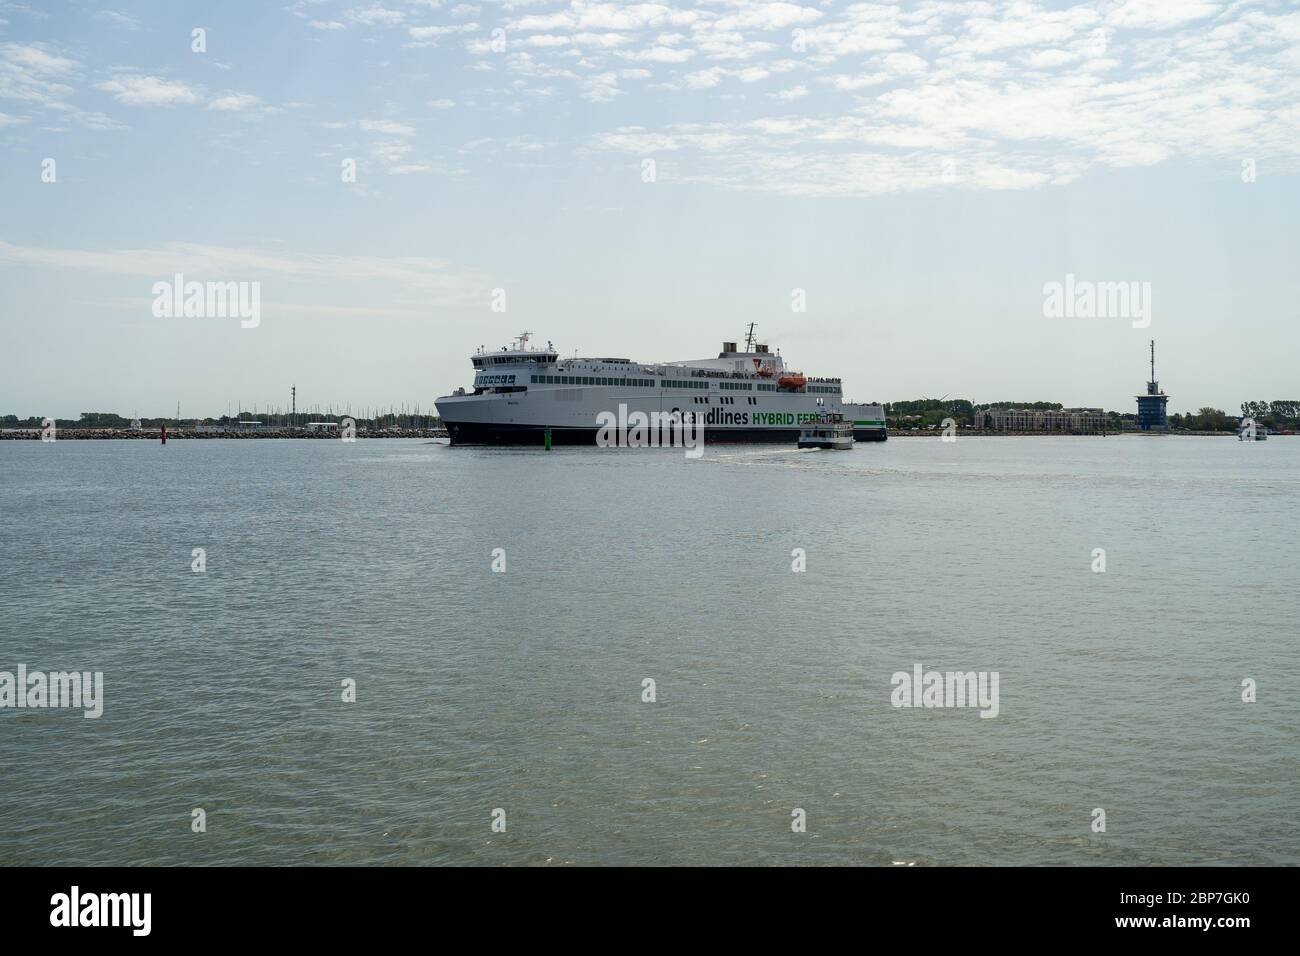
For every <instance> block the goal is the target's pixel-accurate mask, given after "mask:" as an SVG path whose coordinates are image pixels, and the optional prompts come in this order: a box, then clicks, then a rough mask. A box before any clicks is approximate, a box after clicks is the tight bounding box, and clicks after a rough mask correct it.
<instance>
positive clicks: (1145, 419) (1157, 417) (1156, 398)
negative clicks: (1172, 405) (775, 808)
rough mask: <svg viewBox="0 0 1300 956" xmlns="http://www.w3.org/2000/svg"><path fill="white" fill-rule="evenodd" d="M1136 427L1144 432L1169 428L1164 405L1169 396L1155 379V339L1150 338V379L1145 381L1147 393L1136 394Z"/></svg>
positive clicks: (1167, 402) (1161, 430) (1167, 401)
mask: <svg viewBox="0 0 1300 956" xmlns="http://www.w3.org/2000/svg"><path fill="white" fill-rule="evenodd" d="M1137 402H1138V411H1137V427H1138V429H1139V430H1141V431H1144V432H1163V431H1168V430H1169V417H1168V415H1167V414H1166V406H1167V405H1168V404H1169V396H1168V395H1166V394H1165V393H1164V392H1162V391H1160V383H1159V382H1157V381H1156V341H1155V339H1152V340H1151V381H1149V382H1147V393H1146V394H1145V395H1138V396H1137Z"/></svg>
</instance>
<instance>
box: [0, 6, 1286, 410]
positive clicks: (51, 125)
mask: <svg viewBox="0 0 1300 956" xmlns="http://www.w3.org/2000/svg"><path fill="white" fill-rule="evenodd" d="M196 31H201V32H199V33H196ZM0 183H2V184H3V188H2V189H0V343H3V346H2V349H0V355H3V370H4V371H3V375H2V376H0V413H12V414H19V415H23V416H26V415H51V416H53V417H62V418H69V417H76V415H78V414H79V413H80V412H83V411H117V412H120V413H123V414H141V415H150V416H151V415H171V414H174V413H175V411H176V407H177V405H178V404H179V406H180V409H181V414H182V415H183V416H185V417H193V416H207V415H221V414H226V413H227V412H228V411H232V410H238V408H239V407H241V406H242V407H243V408H244V409H251V408H253V407H254V406H257V407H259V408H261V409H266V408H268V407H275V406H279V407H287V406H288V403H289V390H290V387H291V386H294V385H296V386H297V389H298V402H299V408H300V409H303V408H307V409H312V408H315V407H318V406H319V407H325V406H330V405H332V406H334V407H335V408H336V409H342V408H351V409H353V410H358V409H364V408H374V407H388V406H390V405H391V406H399V405H405V406H407V407H408V408H414V407H416V406H418V407H420V408H422V409H431V408H432V405H433V401H434V399H435V398H436V397H437V396H439V395H443V394H447V393H449V392H450V391H452V390H453V389H454V388H456V387H458V386H462V385H468V384H470V383H471V381H472V369H471V366H470V364H469V356H470V355H471V353H472V352H473V351H474V350H475V349H476V348H478V347H479V346H485V347H487V348H489V349H495V348H499V347H501V346H502V345H505V344H507V343H508V342H509V341H510V340H511V339H512V338H513V337H514V336H515V335H517V334H518V333H519V332H521V331H524V330H529V331H531V332H533V333H534V342H535V343H538V344H541V343H545V342H546V341H548V340H549V341H551V342H553V343H554V345H555V347H556V348H558V349H559V350H560V352H561V353H562V354H565V355H573V354H575V352H576V353H578V354H582V355H597V356H625V357H630V358H633V359H635V360H637V361H642V362H654V361H675V360H682V359H689V358H704V357H708V356H712V355H715V354H716V353H717V351H718V349H719V348H720V346H721V343H722V342H723V341H724V340H742V341H743V339H744V335H745V330H746V328H747V326H748V324H749V323H751V322H753V323H756V326H757V333H758V335H759V337H760V339H761V340H763V341H766V342H768V343H770V344H771V346H772V347H773V348H774V349H775V348H779V349H780V350H781V353H782V355H783V357H784V358H785V359H786V361H787V363H788V364H790V365H792V366H794V367H796V368H800V369H802V370H804V371H805V372H807V373H808V374H810V375H819V376H839V377H841V378H842V379H843V380H844V382H845V397H846V398H848V399H850V400H854V401H891V400H902V399H911V398H918V397H922V396H927V397H934V398H939V397H943V396H945V395H946V396H951V397H961V398H968V399H971V400H973V401H976V402H991V401H1057V402H1063V403H1064V404H1066V405H1068V406H1075V405H1085V406H1103V407H1105V408H1107V409H1117V410H1121V411H1131V410H1133V407H1134V401H1133V396H1134V395H1135V394H1136V393H1138V392H1141V391H1144V384H1143V383H1144V382H1145V381H1146V378H1147V376H1148V368H1147V362H1148V342H1149V341H1150V340H1151V339H1152V338H1154V339H1155V340H1156V343H1157V344H1156V350H1157V351H1156V358H1157V373H1158V378H1159V379H1160V381H1161V384H1162V385H1163V387H1164V388H1165V390H1166V391H1167V392H1169V393H1170V395H1171V396H1172V398H1171V402H1170V411H1171V412H1172V411H1187V410H1192V409H1198V408H1200V407H1202V406H1206V405H1209V406H1215V407H1220V408H1224V409H1228V410H1230V411H1234V410H1237V407H1238V406H1239V404H1240V403H1241V402H1242V401H1245V400H1274V399H1287V398H1291V399H1295V398H1300V372H1298V371H1297V362H1296V356H1297V355H1300V331H1298V329H1300V323H1298V322H1297V319H1298V318H1300V316H1297V311H1298V309H1297V303H1300V239H1298V238H1297V221H1296V214H1297V211H1298V210H1300V10H1298V9H1297V7H1296V5H1295V4H1294V3H1281V2H1271V0H1251V2H1230V0H1097V2H1087V3H1052V2H1044V3H1039V2H1009V3H1003V2H984V0H978V2H941V0H924V2H920V3H908V4H901V3H900V4H887V3H856V2H824V3H816V2H801V3H795V2H757V0H695V2H692V0H679V2H671V3H669V2H663V3H659V2H655V3H602V2H579V0H513V2H487V0H478V2H464V3H461V2H455V0H441V2H439V0H382V2H377V3H369V2H365V0H361V2H356V0H297V2H294V0H289V2H282V3H276V2H265V0H262V2H256V0H224V2H221V3H186V2H177V0H156V2H135V3H132V2H125V0H122V2H110V3H97V2H90V0H41V2H39V3H31V4H26V3H17V2H5V0H0ZM176 274H180V275H182V276H183V277H184V281H185V282H200V283H230V282H233V283H246V284H247V285H245V286H244V287H243V288H245V289H247V290H251V289H253V288H254V284H256V290H257V294H258V302H259V312H258V318H257V321H256V323H255V324H253V323H251V322H242V321H241V320H240V319H239V318H238V317H234V316H220V315H199V316H194V315H190V316H186V315H183V314H180V315H167V314H158V312H159V306H158V303H157V301H156V300H157V299H158V295H157V290H156V286H157V284H158V283H160V282H161V283H172V282H173V281H174V278H173V277H174V276H175V275H176ZM1067 276H1072V277H1073V279H1071V280H1069V281H1070V282H1071V288H1075V289H1081V288H1084V287H1085V286H1089V285H1090V284H1095V285H1100V284H1102V283H1107V284H1114V283H1134V284H1135V285H1134V286H1133V287H1132V288H1133V290H1134V291H1135V296H1134V298H1133V299H1132V300H1131V301H1130V303H1129V309H1128V310H1127V311H1124V312H1122V314H1119V315H1105V316H1097V315H1089V314H1087V312H1088V310H1087V308H1086V307H1082V306H1081V307H1080V308H1079V309H1070V310H1067V312H1068V314H1065V315H1061V314H1049V313H1050V312H1051V309H1050V308H1048V307H1047V304H1046V303H1047V301H1048V292H1047V290H1048V289H1049V288H1050V287H1051V284H1052V283H1059V284H1061V285H1062V286H1064V285H1065V283H1066V282H1067ZM1110 288H1112V289H1114V288H1115V287H1114V286H1110ZM1126 288H1129V287H1128V286H1126ZM168 299H169V301H170V296H168ZM1139 302H1140V303H1141V304H1142V308H1140V309H1139V308H1138V307H1137V303H1139ZM801 306H802V307H801ZM1147 306H1149V310H1148V309H1147V308H1146V307H1147ZM245 326H248V327H245Z"/></svg>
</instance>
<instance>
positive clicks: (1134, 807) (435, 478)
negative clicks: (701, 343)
mask: <svg viewBox="0 0 1300 956" xmlns="http://www.w3.org/2000/svg"><path fill="white" fill-rule="evenodd" d="M0 488H2V489H3V501H4V513H3V518H2V519H0V573H2V574H3V587H2V588H0V670H8V671H13V670H15V669H16V667H17V665H18V664H26V665H27V666H28V667H29V668H30V669H32V670H64V669H78V670H97V671H102V672H103V673H104V681H105V707H104V714H103V716H102V717H101V718H99V719H98V720H87V719H84V718H83V717H82V716H81V714H80V712H74V711H66V710H62V711H60V710H22V711H19V710H13V709H6V710H0V768H3V769H2V774H3V786H0V859H2V860H3V861H4V862H7V863H13V862H23V863H51V864H54V863H61V864H76V863H105V864H107V863H133V864H134V863H162V864H178V863H199V864H207V863H219V864H232V863H254V864H294V863H350V864H358V863H366V864H438V863H483V864H507V863H508V864H562V863H576V864H591V863H607V864H667V863H686V864H703V863H757V864H777V863H796V864H874V865H891V864H894V863H898V862H903V863H908V862H915V863H917V864H919V865H933V864H977V865H978V864H1066V865H1088V864H1110V863H1126V864H1192V863H1224V864H1245V863H1290V864H1295V863H1300V823H1298V822H1297V811H1298V810H1300V797H1298V796H1297V795H1298V793H1300V775H1298V771H1300V761H1298V759H1297V757H1298V754H1300V702H1298V699H1297V695H1296V688H1297V687H1300V664H1298V659H1297V643H1298V641H1300V621H1298V616H1297V613H1296V593H1297V588H1296V566H1297V561H1296V559H1297V552H1298V549H1300V508H1297V503H1298V502H1300V440H1297V439H1287V438H1277V439H1273V440H1270V441H1268V442H1266V443H1255V444H1245V443H1238V442H1236V441H1233V440H1231V439H1199V438H1139V437H1131V436H1130V437H1111V438H1104V439H1102V438H1086V439H1085V438H1079V439H1071V438H1038V439H1025V438H1022V439H980V438H964V439H961V440H959V441H957V442H956V443H952V444H945V443H943V442H940V441H938V440H937V439H932V438H925V439H897V438H896V439H894V440H891V441H889V442H888V443H886V444H884V445H859V446H858V447H857V448H856V449H855V450H853V451H852V452H797V451H795V450H793V449H785V448H778V447H735V448H726V447H721V446H711V447H709V448H707V449H706V453H705V456H704V458H703V459H701V460H699V461H688V460H686V459H685V458H684V457H683V456H682V455H681V454H680V453H679V452H675V451H667V450H662V451H660V450H655V451H641V452H635V451H627V450H617V451H616V450H600V449H575V448H557V449H556V450H555V451H552V452H550V453H546V452H544V451H542V450H541V449H472V448H448V447H446V446H445V445H440V444H432V443H425V442H420V441H381V440H363V441H358V442H355V443H345V442H340V441H333V440H321V441H173V442H171V443H170V444H168V445H167V446H166V447H161V446H159V445H158V444H156V443H154V442H147V441H137V442H75V441H59V442H56V443H54V444H52V445H47V444H41V443H39V442H0ZM200 547H201V548H204V549H206V552H207V571H206V573H203V574H196V573H193V572H192V571H191V570H190V565H191V560H192V559H191V552H192V550H193V549H194V548H200ZM496 548H501V549H504V551H505V554H506V567H507V570H506V573H504V574H501V573H493V572H492V570H491V567H490V564H491V561H492V551H493V549H496ZM795 548H803V549H805V551H806V554H807V571H806V572H805V573H802V574H797V573H792V571H791V562H792V560H793V559H792V556H791V552H792V550H793V549H795ZM1095 548H1104V549H1105V552H1106V567H1107V569H1106V573H1104V574H1096V573H1093V572H1092V571H1091V565H1092V563H1093V557H1092V554H1093V550H1094V549H1095ZM916 663H920V664H923V665H924V666H925V667H926V668H927V669H929V668H934V669H936V670H988V671H997V672H998V673H999V675H1000V683H999V688H1000V713H999V715H998V716H997V717H996V718H994V719H983V718H980V717H979V714H978V711H976V710H972V709H961V710H959V709H949V710H940V709H933V710H926V709H912V710H909V709H895V708H894V707H892V706H891V704H890V692H891V690H892V687H891V683H890V678H891V675H892V674H893V673H894V672H895V671H900V670H904V671H910V670H911V668H912V666H913V665H914V664H916ZM645 678H653V679H654V681H655V682H656V689H657V701H656V702H655V703H643V702H642V700H641V695H642V681H643V679H645ZM1245 678H1251V679H1253V680H1255V681H1256V682H1257V685H1258V698H1259V699H1258V702H1257V703H1253V704H1247V703H1243V702H1242V700H1241V694H1242V681H1243V679H1245ZM345 679H353V680H355V681H356V684H357V700H356V702H355V703H344V702H343V701H342V699H341V695H342V688H341V682H342V681H344V680H345ZM196 807H202V808H204V809H205V810H206V812H207V832H206V833H203V834H196V833H193V832H191V826H190V821H191V811H192V810H193V808H196ZM494 808H502V809H503V810H504V811H505V814H506V823H507V828H506V832H504V833H493V832H492V830H491V819H492V817H491V815H492V811H493V810H494ZM794 808H802V809H804V810H805V811H806V812H807V821H808V823H807V832H806V833H803V834H798V833H793V832H792V831H791V811H792V810H793V809H794ZM1094 808H1103V809H1104V810H1105V811H1106V824H1107V827H1106V832H1105V833H1104V834H1101V833H1093V832H1092V831H1091V829H1090V823H1091V821H1092V811H1093V810H1094Z"/></svg>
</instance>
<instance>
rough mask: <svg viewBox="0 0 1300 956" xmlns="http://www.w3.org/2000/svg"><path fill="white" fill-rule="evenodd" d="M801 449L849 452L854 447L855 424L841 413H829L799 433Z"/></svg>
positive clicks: (805, 426)
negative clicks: (826, 449)
mask: <svg viewBox="0 0 1300 956" xmlns="http://www.w3.org/2000/svg"><path fill="white" fill-rule="evenodd" d="M798 447H800V448H828V449H831V450H833V451H848V450H849V449H850V448H852V447H853V423H852V422H850V421H847V420H845V418H844V416H843V415H841V414H840V413H839V412H827V413H826V414H825V415H822V416H820V417H819V418H818V419H817V421H815V422H809V423H808V424H807V425H804V427H803V430H802V431H800V432H799V445H798Z"/></svg>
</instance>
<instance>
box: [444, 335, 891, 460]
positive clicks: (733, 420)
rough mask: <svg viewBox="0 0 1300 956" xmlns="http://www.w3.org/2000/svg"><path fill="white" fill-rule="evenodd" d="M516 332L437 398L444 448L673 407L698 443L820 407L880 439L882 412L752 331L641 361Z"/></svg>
mask: <svg viewBox="0 0 1300 956" xmlns="http://www.w3.org/2000/svg"><path fill="white" fill-rule="evenodd" d="M530 343H531V333H528V332H524V333H522V334H521V335H520V336H518V338H516V339H515V341H514V342H513V343H512V344H511V345H510V346H507V347H504V348H502V349H501V350H499V351H495V352H492V351H487V350H485V349H482V348H480V349H479V350H478V351H477V352H476V353H475V354H474V355H473V356H472V357H471V359H470V361H471V362H472V364H473V366H474V385H473V388H472V390H470V389H464V388H460V389H457V390H456V391H455V392H454V393H452V394H451V395H445V396H443V397H442V398H439V399H438V400H437V406H438V414H439V415H440V416H441V417H442V421H443V424H444V425H445V427H446V428H447V432H448V434H449V435H450V437H451V442H452V444H453V445H468V444H513V445H525V444H539V445H540V444H542V443H543V442H544V441H545V440H546V433H547V432H548V431H549V432H550V434H551V440H552V441H553V442H555V443H556V444H595V440H596V433H597V424H596V422H597V415H599V414H600V413H601V412H614V413H617V412H618V410H619V406H620V405H624V406H626V407H627V410H628V412H629V413H630V412H635V411H641V412H645V413H647V414H650V413H654V412H658V413H661V414H663V413H667V414H680V415H682V416H683V417H684V420H686V421H692V420H694V421H701V422H703V423H704V425H705V440H706V441H708V442H792V441H794V440H795V439H796V438H797V437H798V435H799V430H800V428H801V427H802V426H803V425H804V424H805V423H806V422H810V421H815V420H816V419H817V417H818V416H819V415H821V414H825V413H828V412H834V413H840V414H843V415H844V416H845V418H847V419H849V420H852V421H853V422H854V435H855V437H856V438H857V440H858V441H883V440H884V439H885V437H886V436H885V423H884V418H885V415H884V410H883V409H882V408H881V407H880V406H879V405H855V404H849V403H845V402H844V400H843V391H842V383H841V382H840V380H839V379H838V378H815V377H809V376H806V375H804V374H803V373H802V372H799V371H796V370H793V369H791V368H789V367H788V366H787V365H786V364H785V361H784V359H783V358H782V357H781V355H780V353H779V352H773V351H771V350H770V349H769V348H768V347H767V346H766V345H764V344H762V343H759V342H757V341H756V340H755V338H754V327H753V325H751V326H750V327H749V334H748V335H747V337H746V341H745V348H744V350H741V349H739V348H738V347H737V345H738V344H737V343H736V342H724V343H723V344H722V350H721V351H720V352H719V353H718V355H717V357H716V358H705V359H695V360H690V361H684V362H662V363H655V364H643V363H640V362H635V361H633V360H631V359H626V358H612V357H604V358H595V357H588V358H582V357H578V356H574V357H572V358H565V357H562V356H561V355H560V354H559V352H558V351H557V350H556V349H555V348H554V347H553V346H552V345H551V343H550V342H547V344H546V347H545V348H535V347H533V346H532V345H531V344H530Z"/></svg>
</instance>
